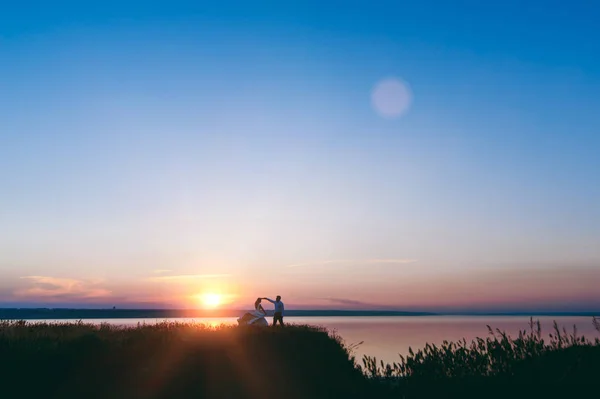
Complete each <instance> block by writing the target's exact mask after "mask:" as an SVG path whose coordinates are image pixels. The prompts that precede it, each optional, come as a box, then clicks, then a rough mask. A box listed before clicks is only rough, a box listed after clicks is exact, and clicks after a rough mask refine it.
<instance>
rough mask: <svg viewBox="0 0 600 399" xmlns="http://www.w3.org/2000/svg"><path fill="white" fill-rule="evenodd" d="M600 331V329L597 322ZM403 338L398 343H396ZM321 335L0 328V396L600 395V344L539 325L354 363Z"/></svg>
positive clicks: (336, 342)
mask: <svg viewBox="0 0 600 399" xmlns="http://www.w3.org/2000/svg"><path fill="white" fill-rule="evenodd" d="M593 322H594V323H596V324H595V325H596V327H597V329H599V331H600V323H598V321H597V320H596V319H594V320H593ZM398 339H399V340H401V339H402V337H398ZM352 350H353V347H352V345H345V344H344V342H343V341H342V340H341V338H339V337H337V336H336V335H335V334H331V333H329V332H327V331H326V330H324V329H320V328H315V327H308V326H288V327H285V328H259V327H256V328H240V327H231V326H229V327H227V326H221V327H218V328H210V327H205V326H203V325H195V324H183V323H163V324H157V325H142V326H138V327H133V328H125V327H115V326H110V325H101V326H97V325H91V324H84V323H81V322H79V323H70V324H68V323H58V324H31V323H27V322H23V321H4V322H1V321H0V397H1V398H7V399H8V398H30V397H31V398H44V399H48V398H82V399H91V398H103V399H104V398H106V399H108V398H111V399H112V398H116V399H118V398H148V399H149V398H152V399H154V398H173V399H175V398H338V397H339V398H388V397H389V398H433V397H435V398H454V397H456V398H483V397H487V398H489V397H505V398H515V397H527V398H530V397H540V398H543V397H546V398H548V397H561V398H562V397H576V396H582V397H583V396H585V397H599V396H600V385H599V384H598V381H600V340H599V339H597V338H596V339H595V340H593V341H591V340H588V339H586V338H584V337H579V336H578V335H577V332H576V330H575V331H573V332H572V333H567V332H566V331H564V330H560V329H559V328H558V326H557V327H556V328H555V331H554V332H552V333H551V335H546V336H544V335H543V334H542V331H541V330H540V327H539V324H537V323H534V322H533V321H532V324H531V328H530V329H529V330H528V331H523V332H521V333H520V334H519V336H518V337H512V338H511V337H508V336H506V335H505V334H504V333H502V332H501V331H493V330H492V329H490V336H489V337H487V338H485V339H478V340H476V341H474V342H470V343H469V342H466V341H461V342H457V343H452V342H446V343H444V344H443V345H441V346H434V345H427V346H426V347H425V348H424V349H421V350H419V351H417V352H414V353H413V352H412V351H411V354H410V355H409V356H407V357H406V358H399V362H398V363H395V364H390V365H386V364H382V363H381V362H377V360H376V359H373V358H370V357H365V358H364V359H363V360H362V364H361V365H358V364H357V362H355V359H354V358H353V356H352Z"/></svg>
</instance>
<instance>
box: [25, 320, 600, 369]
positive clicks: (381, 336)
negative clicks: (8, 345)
mask: <svg viewBox="0 0 600 399" xmlns="http://www.w3.org/2000/svg"><path fill="white" fill-rule="evenodd" d="M533 320H534V321H537V320H539V321H540V324H541V327H542V335H543V337H545V338H548V335H549V334H551V333H552V332H553V324H554V322H555V321H556V323H557V324H558V326H559V328H560V329H561V330H562V329H563V328H564V329H566V331H567V332H568V333H573V332H574V328H575V329H576V332H577V335H578V336H585V337H586V338H589V339H591V340H593V339H594V338H600V333H599V332H598V331H596V329H595V328H594V325H593V323H592V317H583V316H540V317H534V319H533ZM68 321H69V320H65V319H61V320H52V319H47V320H30V321H29V322H30V323H36V322H68ZM164 321H173V322H194V323H202V324H205V325H207V326H210V327H217V326H219V325H221V324H234V325H236V324H237V321H236V318H235V317H205V318H172V319H148V318H145V319H123V318H120V319H86V320H84V322H86V323H95V324H100V323H110V324H114V325H123V326H135V325H137V324H138V323H140V324H155V323H158V322H164ZM269 322H271V320H269ZM285 322H286V323H289V324H310V325H315V326H322V327H325V328H327V329H328V330H330V331H332V332H335V333H336V334H338V335H339V336H341V337H342V339H343V340H344V342H345V343H346V344H347V345H351V346H353V347H354V352H353V354H354V356H355V357H356V359H357V361H358V362H359V363H361V362H362V358H363V356H364V355H369V356H372V357H376V358H377V360H378V361H379V360H383V361H384V362H386V363H391V362H395V361H398V360H399V355H406V354H408V353H409V348H412V349H413V351H416V350H417V349H420V348H423V347H424V346H425V344H426V343H430V344H436V345H439V344H441V343H443V342H444V341H458V340H461V339H463V338H465V339H466V340H467V342H469V341H471V340H473V339H474V338H477V337H481V338H485V337H487V336H489V330H488V326H489V327H491V328H492V329H493V330H496V329H498V330H500V331H503V332H505V333H507V334H509V335H511V336H517V335H518V334H519V331H520V330H529V327H530V325H529V323H530V317H529V316H437V315H436V316H362V317H361V316H335V317H327V316H325V317H293V316H292V317H286V318H285Z"/></svg>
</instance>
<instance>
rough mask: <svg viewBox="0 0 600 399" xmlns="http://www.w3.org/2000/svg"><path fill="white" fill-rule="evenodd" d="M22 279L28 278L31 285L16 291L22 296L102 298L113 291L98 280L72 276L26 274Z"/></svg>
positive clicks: (58, 298)
mask: <svg viewBox="0 0 600 399" xmlns="http://www.w3.org/2000/svg"><path fill="white" fill-rule="evenodd" d="M21 279H24V280H28V281H29V282H30V284H31V285H30V286H29V287H26V288H22V289H18V290H16V291H15V292H14V295H15V296H16V297H20V298H45V299H57V300H62V299H67V298H69V299H79V298H80V299H90V298H102V297H107V296H110V295H111V292H110V291H109V290H107V289H105V288H102V287H100V286H99V285H100V283H101V281H98V280H77V279H72V278H59V277H49V276H25V277H21Z"/></svg>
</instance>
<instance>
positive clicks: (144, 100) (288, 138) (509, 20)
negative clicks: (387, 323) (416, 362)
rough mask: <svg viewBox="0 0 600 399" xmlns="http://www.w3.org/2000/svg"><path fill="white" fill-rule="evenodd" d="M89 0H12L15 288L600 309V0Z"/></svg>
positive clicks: (38, 293) (101, 296)
mask: <svg viewBox="0 0 600 399" xmlns="http://www.w3.org/2000/svg"><path fill="white" fill-rule="evenodd" d="M82 3H86V4H82ZM87 3H88V2H80V1H77V2H61V1H57V2H45V1H44V2H41V1H40V2H38V3H37V4H35V5H32V4H28V5H27V7H25V6H20V5H16V2H13V4H10V5H8V4H7V5H4V6H3V10H2V12H1V13H0V305H1V306H38V305H39V306H85V307H90V306H111V307H112V306H113V305H114V306H118V307H127V306H149V307H158V306H160V307H200V306H202V302H203V301H204V303H205V304H208V305H211V306H213V305H214V306H217V304H218V305H219V306H225V307H250V306H252V303H253V301H254V299H255V298H256V297H259V296H269V297H274V296H276V295H281V296H282V297H283V299H284V302H285V303H286V307H287V308H289V309H294V308H347V309H357V308H378V309H381V308H395V309H406V310H412V309H414V310H417V309H421V310H445V309H495V310H499V309H503V310H512V309H516V310H519V309H521V310H523V309H547V310H597V309H598V308H600V290H598V284H599V283H600V206H599V204H600V155H599V154H600V96H598V93H600V58H599V57H598V54H599V52H600V47H599V44H598V41H597V35H596V33H597V31H596V29H597V27H596V25H595V23H596V21H598V20H600V8H599V6H598V5H594V4H593V2H579V1H571V2H568V3H565V2H547V1H544V2H542V1H531V2H527V5H523V2H517V1H503V2H494V3H491V2H490V3H486V4H484V3H483V2H479V1H478V2H475V1H473V2H464V3H461V6H458V5H456V4H453V5H450V4H449V2H445V1H437V2H432V1H421V2H406V3H402V2H391V1H382V2H373V1H371V2H351V3H348V2H316V1H303V2H301V4H300V3H298V2H297V3H298V4H294V5H289V6H285V5H282V3H281V2H279V3H277V2H241V1H240V2H228V1H226V2H218V3H219V5H216V4H215V3H217V2H202V1H177V0H173V1H169V2H164V3H163V5H156V3H153V2H127V1H120V2H113V1H103V2H98V3H97V4H96V5H89V4H87ZM413 3H414V4H413ZM417 3H418V4H417ZM203 298H204V299H203ZM207 298H208V299H207Z"/></svg>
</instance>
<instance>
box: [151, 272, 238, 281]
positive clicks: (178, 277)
mask: <svg viewBox="0 0 600 399" xmlns="http://www.w3.org/2000/svg"><path fill="white" fill-rule="evenodd" d="M227 277H231V274H178V275H174V276H159V277H150V278H148V281H154V282H167V281H189V280H204V279H212V278H227Z"/></svg>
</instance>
